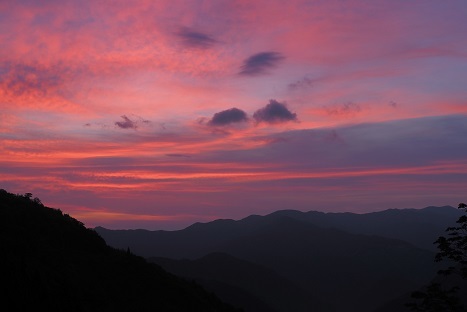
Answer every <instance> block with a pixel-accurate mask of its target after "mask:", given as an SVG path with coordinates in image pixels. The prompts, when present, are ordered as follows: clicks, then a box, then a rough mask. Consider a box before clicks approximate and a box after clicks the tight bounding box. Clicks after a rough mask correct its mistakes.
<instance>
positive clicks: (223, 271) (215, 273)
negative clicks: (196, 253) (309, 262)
mask: <svg viewBox="0 0 467 312" xmlns="http://www.w3.org/2000/svg"><path fill="white" fill-rule="evenodd" d="M149 261H151V262H155V263H157V264H159V265H160V266H162V267H163V268H164V269H166V270H167V271H169V272H171V273H174V274H176V275H179V276H184V277H187V278H193V279H195V280H196V281H198V282H199V283H200V284H202V285H203V286H205V287H206V288H207V289H209V290H211V291H213V292H215V293H216V294H219V296H220V298H221V299H222V300H224V301H226V302H230V303H232V304H234V303H236V302H237V301H235V300H230V298H229V297H228V296H225V297H224V296H223V295H227V294H228V295H230V296H232V295H233V291H234V290H235V289H238V290H243V292H244V293H248V294H251V295H252V296H254V297H255V298H258V300H256V301H253V302H248V301H247V302H243V303H242V304H241V306H242V307H243V308H244V309H245V311H254V312H256V311H268V312H269V311H284V312H288V311H295V312H299V311H303V312H305V311H306V312H308V311H320V312H325V311H330V308H329V307H330V306H331V305H326V304H324V303H323V302H322V301H321V299H320V298H318V297H317V296H315V295H314V294H313V293H312V292H310V291H306V290H305V289H303V288H301V287H299V286H298V285H297V284H296V283H293V282H291V281H289V280H287V279H285V278H284V277H282V276H280V275H279V274H278V273H276V272H275V271H274V270H271V269H269V268H266V267H264V266H261V265H258V264H255V263H252V262H248V261H245V260H241V259H238V258H235V257H232V256H230V255H228V254H225V253H211V254H208V255H206V256H204V257H202V258H200V259H196V260H188V259H184V260H172V259H168V258H150V259H149ZM225 285H227V286H230V288H231V289H230V290H229V291H227V289H224V288H225ZM236 298H239V296H238V295H236V296H235V297H234V299H236ZM257 301H261V302H264V303H266V304H267V305H268V306H269V307H273V309H272V308H265V307H261V308H260V307H258V305H257Z"/></svg>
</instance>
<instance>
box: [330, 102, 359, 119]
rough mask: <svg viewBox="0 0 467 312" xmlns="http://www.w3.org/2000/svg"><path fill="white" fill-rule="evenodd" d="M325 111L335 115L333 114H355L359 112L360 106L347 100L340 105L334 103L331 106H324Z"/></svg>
mask: <svg viewBox="0 0 467 312" xmlns="http://www.w3.org/2000/svg"><path fill="white" fill-rule="evenodd" d="M325 110H326V112H327V113H328V114H329V115H335V116H340V115H346V116H348V115H355V114H357V113H359V112H360V111H361V110H362V108H361V107H360V105H358V104H357V103H354V102H347V103H343V104H341V105H335V106H332V107H325Z"/></svg>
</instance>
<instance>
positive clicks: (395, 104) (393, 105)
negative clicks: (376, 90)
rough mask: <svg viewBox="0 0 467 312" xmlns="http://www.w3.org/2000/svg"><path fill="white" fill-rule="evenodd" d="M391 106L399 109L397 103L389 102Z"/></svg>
mask: <svg viewBox="0 0 467 312" xmlns="http://www.w3.org/2000/svg"><path fill="white" fill-rule="evenodd" d="M389 106H391V107H394V108H397V102H394V101H390V102H389Z"/></svg>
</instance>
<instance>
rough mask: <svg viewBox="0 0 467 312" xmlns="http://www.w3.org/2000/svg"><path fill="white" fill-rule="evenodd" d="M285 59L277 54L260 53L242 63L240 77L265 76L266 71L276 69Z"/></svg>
mask: <svg viewBox="0 0 467 312" xmlns="http://www.w3.org/2000/svg"><path fill="white" fill-rule="evenodd" d="M284 58H285V57H284V56H283V55H282V54H280V53H278V52H261V53H257V54H254V55H252V56H250V57H249V58H247V59H246V60H244V61H243V65H242V66H241V70H240V73H239V74H240V75H246V76H256V75H261V74H267V73H268V69H271V68H274V67H276V66H277V65H278V64H279V62H280V61H282V60H283V59H284Z"/></svg>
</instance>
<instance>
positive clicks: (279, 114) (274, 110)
mask: <svg viewBox="0 0 467 312" xmlns="http://www.w3.org/2000/svg"><path fill="white" fill-rule="evenodd" d="M253 118H254V119H255V120H256V121H257V122H266V123H282V122H287V121H296V120H297V114H295V113H292V112H291V111H289V109H288V108H287V106H286V105H285V103H279V102H278V101H276V100H270V101H269V104H267V105H266V106H265V107H263V108H260V109H258V110H257V111H256V112H255V113H254V114H253Z"/></svg>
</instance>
